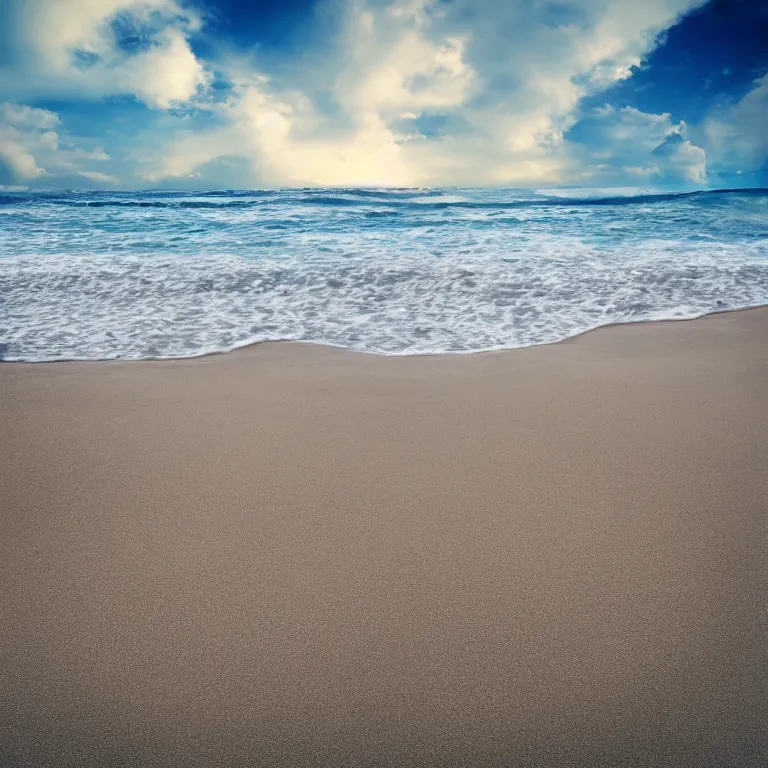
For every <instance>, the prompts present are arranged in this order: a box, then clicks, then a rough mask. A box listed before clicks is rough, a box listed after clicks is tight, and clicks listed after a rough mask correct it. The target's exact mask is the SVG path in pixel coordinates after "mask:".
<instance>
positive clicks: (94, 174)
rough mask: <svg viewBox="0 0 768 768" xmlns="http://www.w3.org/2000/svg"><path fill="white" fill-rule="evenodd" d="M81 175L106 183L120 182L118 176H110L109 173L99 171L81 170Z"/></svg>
mask: <svg viewBox="0 0 768 768" xmlns="http://www.w3.org/2000/svg"><path fill="white" fill-rule="evenodd" d="M78 173H79V175H80V176H84V177H85V178H86V179H90V180H91V181H100V182H102V183H104V184H118V183H119V182H120V179H118V178H117V177H116V176H110V175H109V174H108V173H99V172H98V171H79V172H78Z"/></svg>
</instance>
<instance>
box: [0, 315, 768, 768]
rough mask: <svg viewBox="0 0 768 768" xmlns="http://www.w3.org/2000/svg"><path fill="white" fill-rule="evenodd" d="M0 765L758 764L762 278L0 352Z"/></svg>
mask: <svg viewBox="0 0 768 768" xmlns="http://www.w3.org/2000/svg"><path fill="white" fill-rule="evenodd" d="M0 420H1V421H0V423H1V424H2V427H1V428H2V433H1V440H2V445H1V448H2V464H1V467H2V468H1V469H0V481H1V482H2V487H1V488H0V491H1V493H2V496H1V498H2V507H3V512H2V517H1V521H2V522H1V525H2V527H1V529H0V548H2V557H1V559H0V565H1V567H2V574H0V575H1V578H2V582H1V584H2V586H1V587H0V594H1V595H2V611H3V619H2V622H0V765H2V766H4V767H5V766H11V767H14V768H15V767H16V766H56V767H57V768H58V767H64V766H80V767H86V766H87V767H90V766H94V767H95V766H99V767H101V766H142V767H144V766H162V767H165V766H184V767H185V768H186V767H187V766H260V765H275V766H374V765H375V766H384V765H391V766H410V765H413V766H454V765H456V766H458V765H462V766H485V765H488V766H502V765H510V766H566V765H569V766H633V767H634V768H641V767H643V766H675V767H678V766H696V768H702V767H704V766H718V767H720V766H755V767H757V766H765V765H766V764H767V763H768V623H767V617H766V604H767V602H768V527H767V523H766V521H767V520H768V311H766V310H750V311H746V312H737V313H727V314H722V315H716V316H711V317H708V318H704V319H701V320H696V321H691V322H677V323H650V324H644V325H634V326H617V327H611V328H606V329H601V330H599V331H595V332H592V333H589V334H586V335H584V336H581V337H579V338H577V339H574V340H571V341H568V342H565V343H562V344H557V345H553V346H549V347H538V348H532V349H526V350H515V351H509V352H502V353H489V354H481V355H473V356H440V357H421V358H385V357H377V356H371V355H362V354H357V353H352V352H345V351H341V350H333V349H327V348H322V347H314V346H308V345H300V344H267V345H261V346H258V347H253V348H249V349H245V350H241V351H239V352H236V353H232V354H228V355H222V356H212V357H207V358H201V359H196V360H186V361H174V362H144V363H58V364H36V365H25V364H3V365H0Z"/></svg>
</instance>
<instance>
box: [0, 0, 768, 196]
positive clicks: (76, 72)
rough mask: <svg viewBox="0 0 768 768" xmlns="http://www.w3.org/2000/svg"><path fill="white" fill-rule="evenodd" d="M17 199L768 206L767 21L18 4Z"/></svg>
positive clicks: (92, 2)
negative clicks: (33, 192) (500, 190)
mask: <svg viewBox="0 0 768 768" xmlns="http://www.w3.org/2000/svg"><path fill="white" fill-rule="evenodd" d="M0 186H2V187H5V188H13V187H21V188H24V187H27V188H103V189H153V188H164V189H165V188H173V189H176V188H179V189H211V188H254V187H282V186H287V187H311V186H333V187H352V186H419V187H428V186H441V187H442V186H503V187H533V188H536V187H542V186H545V187H556V186H579V187H591V188H595V187H632V188H642V189H668V188H669V189H699V188H723V187H754V186H768V0H709V2H703V1H702V0H642V2H641V1H640V0H279V1H278V0H272V1H271V2H270V1H265V0H252V1H251V2H244V1H243V0H2V3H0Z"/></svg>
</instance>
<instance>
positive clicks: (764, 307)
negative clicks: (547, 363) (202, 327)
mask: <svg viewBox="0 0 768 768" xmlns="http://www.w3.org/2000/svg"><path fill="white" fill-rule="evenodd" d="M760 311H767V312H768V303H767V304H755V305H750V306H748V307H736V308H735V309H718V310H713V311H712V312H706V313H704V314H702V315H696V316H695V317H680V318H675V317H669V318H662V319H659V320H626V321H621V322H613V323H606V324H605V325H597V326H595V327H594V328H587V329H586V330H585V331H579V332H578V333H574V334H573V335H572V336H566V337H565V338H563V339H559V340H557V341H549V342H541V343H537V344H529V345H527V346H522V347H499V348H497V349H479V350H455V351H441V352H414V353H389V354H387V353H383V352H373V351H368V350H361V349H352V348H351V347H344V346H341V345H334V344H328V343H326V342H322V341H305V340H301V339H299V340H291V339H276V340H266V341H254V342H245V343H243V344H242V345H241V346H237V347H232V348H231V349H224V350H220V351H216V352H202V353H200V354H194V355H187V356H183V357H145V358H99V359H91V358H76V357H73V358H57V359H52V360H6V359H3V358H0V366H2V365H3V364H4V363H6V364H11V365H45V364H49V363H162V362H172V361H175V360H177V361H183V360H199V359H204V358H208V357H218V356H221V355H232V354H238V353H242V352H247V351H249V350H256V349H258V348H259V347H262V346H265V345H267V346H268V345H271V344H281V345H282V344H286V345H299V346H310V347H321V348H324V349H331V350H340V351H343V352H351V353H353V354H357V355H364V356H372V357H395V358H432V357H465V356H472V355H493V354H499V353H501V354H505V353H508V352H518V351H520V350H526V349H536V348H538V347H552V346H557V345H560V344H568V343H569V342H573V341H576V340H578V339H580V338H582V337H583V336H587V335H589V334H592V333H596V332H599V331H603V330H609V329H612V328H625V327H629V326H645V325H655V324H668V323H673V324H674V323H695V322H698V321H701V320H706V319H707V318H710V317H719V316H720V315H731V314H739V313H742V312H760Z"/></svg>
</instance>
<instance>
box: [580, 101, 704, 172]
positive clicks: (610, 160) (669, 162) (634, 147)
mask: <svg viewBox="0 0 768 768" xmlns="http://www.w3.org/2000/svg"><path fill="white" fill-rule="evenodd" d="M573 133H574V137H573V141H572V142H571V157H572V161H573V172H574V173H579V174H580V177H581V180H582V181H585V180H589V181H590V183H592V182H594V183H608V182H610V181H614V182H616V181H620V180H621V179H631V178H632V177H635V178H637V179H638V180H642V181H644V182H647V183H656V184H676V185H679V184H687V185H700V184H703V183H704V182H705V180H706V169H707V156H706V153H705V151H704V150H703V149H702V148H701V147H698V146H696V145H694V144H693V143H692V142H691V141H690V140H688V139H687V138H686V134H687V126H686V125H685V123H683V122H680V123H674V122H673V121H672V118H671V116H670V115H669V114H668V113H664V114H660V115H655V114H650V113H647V112H641V111H640V110H637V109H634V108H632V107H625V108H623V109H616V108H614V107H611V106H606V107H604V108H602V109H597V110H594V111H593V112H592V113H590V114H589V115H586V116H585V117H584V119H583V120H581V121H580V122H579V124H577V125H576V127H575V128H574V132H573Z"/></svg>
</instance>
